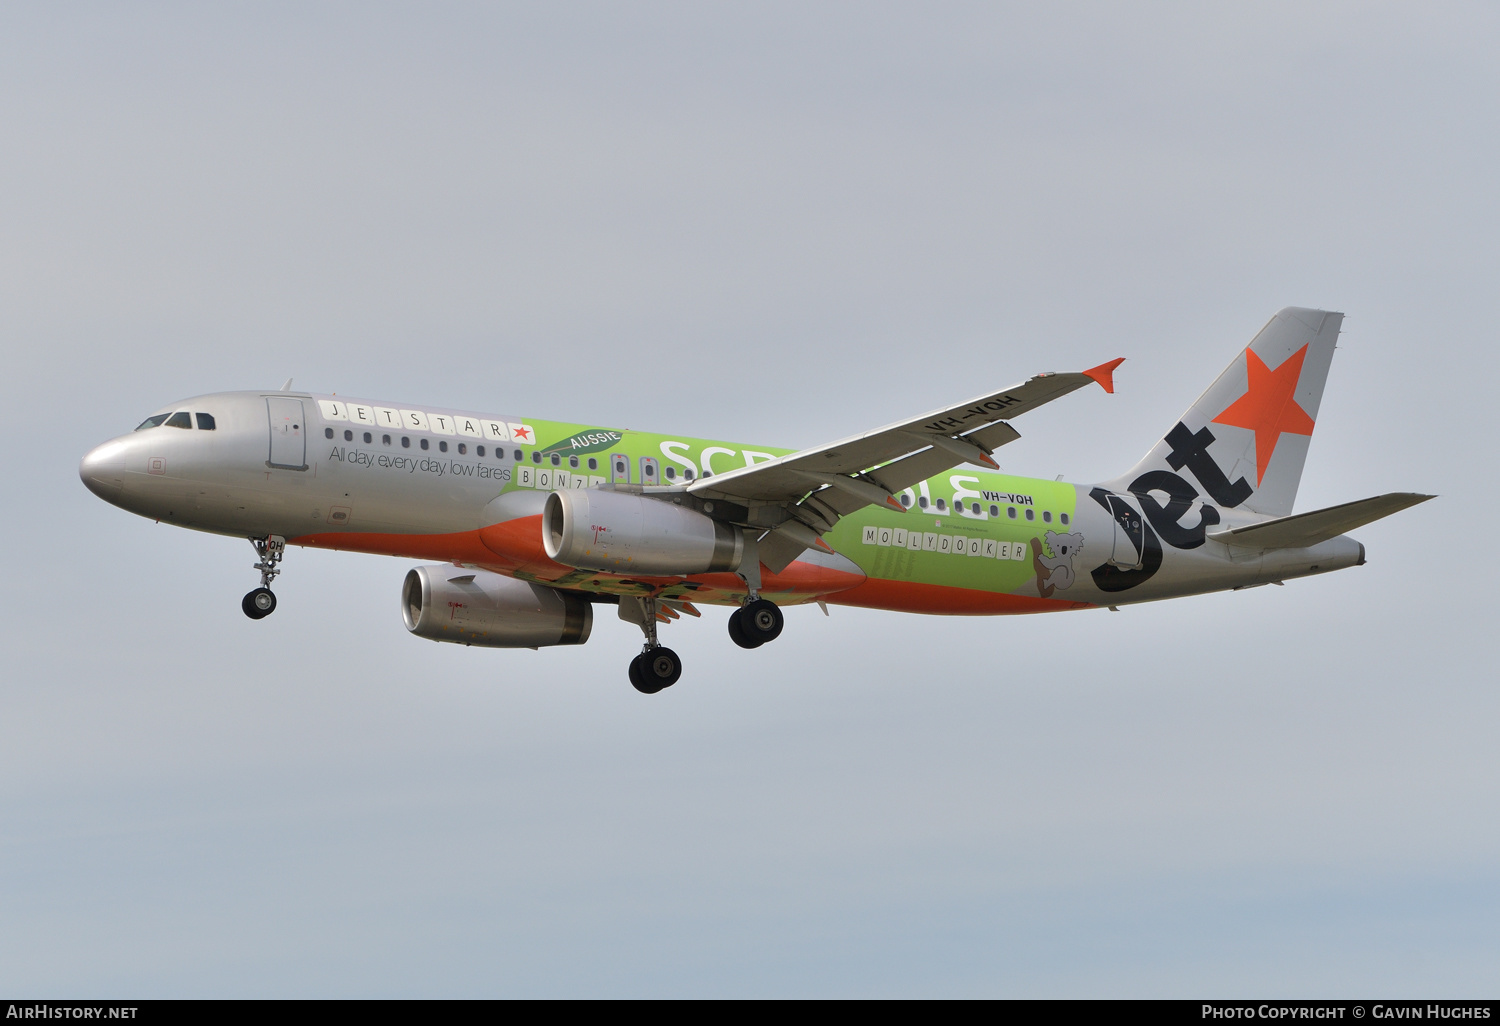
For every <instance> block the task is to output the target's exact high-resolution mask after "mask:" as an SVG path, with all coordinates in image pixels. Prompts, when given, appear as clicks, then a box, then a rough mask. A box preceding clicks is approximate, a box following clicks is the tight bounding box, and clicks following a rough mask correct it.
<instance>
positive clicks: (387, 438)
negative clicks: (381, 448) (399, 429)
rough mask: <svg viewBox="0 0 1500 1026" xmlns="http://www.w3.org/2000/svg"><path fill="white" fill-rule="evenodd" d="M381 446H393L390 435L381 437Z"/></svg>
mask: <svg viewBox="0 0 1500 1026" xmlns="http://www.w3.org/2000/svg"><path fill="white" fill-rule="evenodd" d="M380 444H381V445H390V444H391V436H390V435H381V436H380Z"/></svg>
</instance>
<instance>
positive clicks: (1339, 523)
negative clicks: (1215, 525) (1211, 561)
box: [1208, 492, 1436, 549]
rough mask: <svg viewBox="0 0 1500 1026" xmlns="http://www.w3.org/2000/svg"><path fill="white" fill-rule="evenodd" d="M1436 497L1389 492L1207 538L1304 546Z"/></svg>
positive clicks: (1249, 544) (1265, 545)
mask: <svg viewBox="0 0 1500 1026" xmlns="http://www.w3.org/2000/svg"><path fill="white" fill-rule="evenodd" d="M1435 497H1436V496H1432V495H1420V494H1417V493H1416V492H1390V493H1389V494H1386V495H1376V496H1373V497H1372V498H1369V499H1358V500H1356V501H1354V502H1345V503H1341V504H1339V505H1337V506H1329V507H1328V508H1327V509H1317V510H1313V511H1311V512H1309V513H1297V514H1295V515H1293V516H1289V517H1278V518H1276V519H1275V520H1267V521H1265V522H1264V523H1259V524H1250V525H1248V526H1246V527H1235V528H1230V529H1227V530H1219V531H1209V532H1208V538H1209V540H1210V541H1216V542H1223V543H1224V544H1225V545H1233V546H1235V547H1237V548H1254V549H1302V548H1307V547H1309V546H1312V545H1316V544H1318V543H1319V542H1325V541H1327V540H1328V539H1330V538H1337V537H1338V536H1339V535H1341V534H1347V533H1348V532H1350V531H1352V530H1354V529H1355V528H1358V527H1363V526H1365V525H1366V524H1372V523H1374V522H1375V521H1377V520H1380V519H1381V518H1383V517H1388V516H1390V515H1391V514H1392V513H1399V512H1401V511H1402V510H1403V509H1407V508H1409V507H1411V506H1415V505H1416V504H1417V503H1419V502H1426V501H1427V500H1428V499H1432V498H1435Z"/></svg>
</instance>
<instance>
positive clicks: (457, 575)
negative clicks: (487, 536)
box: [401, 564, 594, 648]
mask: <svg viewBox="0 0 1500 1026" xmlns="http://www.w3.org/2000/svg"><path fill="white" fill-rule="evenodd" d="M401 615H402V617H403V618H404V619H405V620H406V629H407V630H409V631H411V632H412V633H413V634H415V635H416V636H417V637H419V638H428V639H430V640H432V641H452V642H457V643H458V644H460V645H487V646H489V647H491V648H545V647H547V646H549V645H582V644H583V643H584V642H585V641H587V640H589V631H590V630H591V629H592V628H593V626H594V610H593V607H592V606H591V605H590V604H589V602H588V600H587V599H584V598H583V597H582V596H580V595H574V594H570V593H569V592H565V591H559V590H558V589H556V588H549V587H547V586H546V585H543V584H532V583H530V582H529V581H518V580H516V579H515V578H512V577H505V576H502V575H500V574H492V573H489V572H487V571H484V570H465V569H463V568H461V567H456V566H452V565H448V564H439V565H437V566H419V567H416V568H415V569H413V570H412V571H411V572H410V573H408V574H407V575H406V583H405V584H404V585H403V586H402V588H401Z"/></svg>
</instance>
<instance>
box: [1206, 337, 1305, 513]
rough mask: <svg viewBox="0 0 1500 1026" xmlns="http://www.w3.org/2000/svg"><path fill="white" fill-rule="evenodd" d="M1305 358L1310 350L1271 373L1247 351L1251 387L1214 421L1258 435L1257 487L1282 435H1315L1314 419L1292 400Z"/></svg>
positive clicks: (1246, 365)
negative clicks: (1247, 429)
mask: <svg viewBox="0 0 1500 1026" xmlns="http://www.w3.org/2000/svg"><path fill="white" fill-rule="evenodd" d="M1306 358H1307V346H1303V347H1302V348H1301V349H1299V350H1297V351H1296V352H1295V353H1293V354H1292V355H1291V356H1289V357H1287V358H1286V360H1285V361H1284V362H1283V363H1282V364H1281V366H1280V367H1277V368H1276V369H1275V370H1271V369H1270V368H1269V367H1267V366H1266V365H1265V363H1264V362H1263V361H1262V360H1261V358H1260V357H1258V356H1256V355H1255V353H1254V351H1252V350H1250V349H1246V350H1245V370H1246V371H1247V372H1248V373H1249V375H1250V387H1249V389H1248V390H1247V391H1246V392H1245V394H1244V395H1242V396H1240V397H1239V398H1238V399H1236V400H1235V401H1234V402H1232V403H1230V404H1229V407H1228V409H1226V410H1225V411H1224V412H1223V413H1221V414H1219V415H1218V416H1217V417H1215V418H1214V421H1213V422H1214V423H1215V424H1228V425H1229V426H1230V427H1241V428H1249V429H1250V430H1251V431H1254V432H1255V483H1256V484H1257V485H1259V484H1260V482H1261V481H1263V480H1265V476H1266V467H1268V466H1270V464H1271V455H1272V454H1273V453H1274V452H1275V451H1276V443H1277V442H1279V441H1281V436H1282V435H1283V434H1293V435H1311V434H1312V433H1313V419H1312V418H1311V417H1309V416H1308V415H1307V411H1306V410H1304V409H1303V408H1302V407H1300V406H1298V405H1297V402H1296V400H1294V399H1293V398H1292V396H1293V395H1294V394H1295V393H1296V391H1297V380H1298V379H1299V378H1301V377H1302V361H1303V360H1304V359H1306Z"/></svg>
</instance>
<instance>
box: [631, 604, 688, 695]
mask: <svg viewBox="0 0 1500 1026" xmlns="http://www.w3.org/2000/svg"><path fill="white" fill-rule="evenodd" d="M620 619H622V620H628V621H630V622H631V623H634V624H636V625H637V626H639V627H640V629H641V631H642V632H643V633H644V634H645V635H646V643H645V644H644V645H642V646H641V654H640V655H638V656H636V657H635V658H634V659H632V660H631V661H630V683H631V684H632V685H634V687H635V689H636V690H637V691H639V692H640V693H641V694H643V695H654V694H656V693H657V692H658V691H661V690H662V689H664V688H669V687H671V686H672V685H673V684H676V683H677V679H678V678H679V677H681V676H682V660H681V659H679V658H678V657H677V653H676V652H673V651H672V650H671V649H670V648H667V647H666V646H664V645H662V644H661V643H660V642H658V641H657V640H656V597H655V596H654V595H646V596H622V597H621V598H620Z"/></svg>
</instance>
